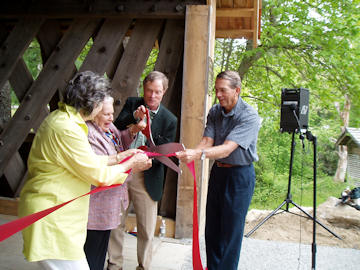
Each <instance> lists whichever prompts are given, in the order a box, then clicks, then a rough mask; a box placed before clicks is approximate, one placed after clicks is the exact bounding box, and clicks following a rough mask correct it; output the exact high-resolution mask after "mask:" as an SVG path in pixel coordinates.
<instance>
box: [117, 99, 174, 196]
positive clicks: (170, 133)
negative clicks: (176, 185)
mask: <svg viewBox="0 0 360 270" xmlns="http://www.w3.org/2000/svg"><path fill="white" fill-rule="evenodd" d="M140 105H145V103H144V99H143V98H138V97H129V98H128V99H127V100H126V102H125V105H124V107H123V109H122V110H121V112H120V114H119V116H118V118H117V119H116V120H115V122H114V124H115V126H116V127H117V128H118V129H120V130H124V129H126V128H127V126H128V125H129V124H135V123H136V120H135V118H134V115H133V113H134V111H135V110H136V109H137V108H138V107H139V106H140ZM176 126H177V118H176V116H175V115H173V114H172V113H171V112H170V111H169V110H168V109H166V108H165V107H164V106H163V105H161V106H160V109H159V111H158V112H157V114H156V115H155V116H154V118H153V120H152V121H151V133H152V136H153V139H154V143H155V145H160V144H164V143H169V142H173V141H174V140H175V136H176ZM164 177H165V170H164V165H163V164H162V163H160V162H159V161H157V160H155V159H154V160H153V165H152V167H151V168H150V169H148V170H146V171H144V178H145V187H146V191H147V192H148V193H149V195H150V197H151V198H152V199H153V200H154V201H159V200H160V199H161V196H162V193H163V185H164Z"/></svg>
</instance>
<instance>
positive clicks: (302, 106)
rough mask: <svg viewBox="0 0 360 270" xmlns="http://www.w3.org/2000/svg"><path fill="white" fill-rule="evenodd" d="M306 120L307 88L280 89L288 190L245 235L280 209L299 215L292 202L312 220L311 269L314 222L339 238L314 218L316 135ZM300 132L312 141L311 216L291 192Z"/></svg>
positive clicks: (314, 237) (301, 135) (307, 109)
mask: <svg viewBox="0 0 360 270" xmlns="http://www.w3.org/2000/svg"><path fill="white" fill-rule="evenodd" d="M308 120H309V90H307V89H304V88H295V89H288V88H283V89H282V90H281V119H280V131H281V132H288V133H292V140H291V150H290V164H289V180H288V190H287V194H286V198H285V199H284V201H283V202H282V203H281V204H280V205H279V206H278V207H277V208H276V209H275V210H274V211H272V212H271V213H270V214H269V215H267V216H266V217H265V218H264V219H263V220H262V221H261V222H260V223H258V224H257V225H256V226H255V227H254V228H253V229H252V230H251V231H250V232H248V233H247V234H246V235H245V237H249V236H250V235H251V234H253V233H254V232H255V231H256V230H257V229H258V228H259V227H260V226H261V225H263V224H264V223H265V222H266V221H267V220H268V219H269V218H271V217H272V216H274V215H276V213H277V211H279V210H280V209H281V210H283V212H287V213H290V214H294V215H299V214H296V213H294V212H291V211H289V205H290V204H292V205H293V206H295V207H296V208H298V209H299V210H300V211H301V212H302V213H303V214H305V216H304V215H301V216H302V217H307V218H309V219H312V220H313V245H312V269H315V254H316V224H318V225H320V226H321V227H323V228H324V229H325V230H327V231H328V232H329V233H331V234H332V235H334V236H335V237H337V238H338V239H341V238H340V237H339V236H338V235H337V234H335V233H334V232H332V231H331V230H330V229H329V228H327V227H326V226H325V225H323V224H322V223H321V222H319V221H318V220H317V219H316V141H317V139H316V137H315V136H313V135H312V134H311V132H310V131H309V130H308ZM299 132H300V139H301V140H304V138H305V136H304V135H303V134H306V139H307V140H309V141H312V142H313V145H314V161H313V169H314V170H313V180H314V189H313V211H314V213H313V216H311V215H310V214H308V213H307V212H306V211H305V210H304V209H302V208H301V207H300V206H299V205H298V204H296V203H295V202H294V201H293V200H292V194H291V176H292V167H293V162H294V153H295V145H296V143H295V133H299ZM284 205H285V206H286V208H285V209H282V207H283V206H284Z"/></svg>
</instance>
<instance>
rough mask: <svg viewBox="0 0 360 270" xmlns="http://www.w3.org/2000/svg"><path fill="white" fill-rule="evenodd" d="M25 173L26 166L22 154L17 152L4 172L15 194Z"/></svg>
mask: <svg viewBox="0 0 360 270" xmlns="http://www.w3.org/2000/svg"><path fill="white" fill-rule="evenodd" d="M25 173H26V167H25V164H24V162H23V160H22V158H21V156H20V154H19V153H18V152H17V151H16V152H15V154H14V155H12V156H11V158H10V161H9V164H8V166H7V167H6V168H5V170H4V175H5V177H6V180H7V182H8V184H9V186H10V188H11V190H12V191H13V192H14V193H15V192H16V190H17V187H18V186H19V185H20V183H21V180H22V179H23V176H24V174H25Z"/></svg>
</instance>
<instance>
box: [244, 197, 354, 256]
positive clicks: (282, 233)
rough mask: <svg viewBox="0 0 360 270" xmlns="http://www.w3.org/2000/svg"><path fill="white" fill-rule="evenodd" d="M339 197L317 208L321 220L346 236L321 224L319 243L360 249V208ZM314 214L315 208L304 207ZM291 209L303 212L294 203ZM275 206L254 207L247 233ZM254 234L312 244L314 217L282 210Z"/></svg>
mask: <svg viewBox="0 0 360 270" xmlns="http://www.w3.org/2000/svg"><path fill="white" fill-rule="evenodd" d="M337 202H338V199H336V198H334V197H331V198H329V199H328V200H327V201H326V202H325V203H323V204H322V205H320V206H319V207H318V208H317V212H316V213H317V220H318V221H319V222H321V223H322V224H323V225H325V226H326V227H327V228H328V229H330V230H331V231H332V232H334V233H335V234H337V235H338V236H340V237H341V238H342V240H339V239H338V238H336V237H335V236H333V235H332V234H331V233H330V232H328V231H327V230H325V229H324V228H322V227H321V226H320V225H317V227H316V243H317V245H325V246H336V247H342V248H354V249H360V211H358V210H356V209H355V208H353V207H350V206H347V205H345V206H344V205H338V206H336V203H337ZM303 209H304V210H305V211H306V212H307V213H309V214H310V215H312V212H313V211H312V208H308V207H307V208H303ZM290 211H291V212H294V213H299V210H298V209H297V208H296V207H294V208H291V209H290ZM271 212H272V210H270V211H267V210H251V211H249V213H248V216H247V218H246V227H245V233H248V232H249V231H250V230H251V229H253V228H254V227H255V226H256V225H257V224H258V223H259V222H261V221H262V220H263V219H264V218H265V217H266V216H267V215H268V214H270V213H271ZM278 213H280V214H277V215H274V216H272V217H271V218H270V219H268V220H267V221H266V222H265V223H264V224H263V225H262V226H261V227H260V228H258V229H257V230H256V231H255V232H254V233H253V234H252V235H251V236H250V237H251V238H255V239H262V240H273V241H274V240H275V241H287V242H297V243H299V242H301V243H302V244H312V242H313V222H312V220H311V219H307V218H302V217H299V216H297V215H294V214H291V213H288V212H281V211H278Z"/></svg>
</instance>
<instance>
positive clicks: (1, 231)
mask: <svg viewBox="0 0 360 270" xmlns="http://www.w3.org/2000/svg"><path fill="white" fill-rule="evenodd" d="M146 154H147V155H148V156H149V157H155V156H167V157H171V156H175V153H171V154H167V155H162V154H159V153H151V152H146ZM186 165H187V166H188V168H189V170H190V172H191V173H192V175H193V177H194V200H193V244H192V257H193V269H194V270H203V269H204V268H203V266H202V263H201V257H200V248H199V223H198V214H197V213H198V209H197V190H196V176H195V166H194V161H192V162H191V163H188V164H186ZM120 185H121V184H115V185H111V186H104V187H97V188H95V189H93V190H91V191H90V192H88V193H86V194H83V195H81V196H78V197H76V198H74V199H72V200H70V201H67V202H64V203H62V204H59V205H56V206H54V207H51V208H48V209H45V210H43V211H40V212H37V213H34V214H31V215H28V216H25V217H22V218H19V219H16V220H14V221H11V222H8V223H5V224H3V225H0V242H1V241H4V240H5V239H7V238H9V237H10V236H12V235H13V234H15V233H17V232H19V231H21V230H23V229H25V228H26V227H28V226H30V225H31V224H33V223H35V222H36V221H38V220H39V219H42V218H44V217H46V216H47V215H49V214H51V213H52V212H54V211H56V210H58V209H59V208H61V207H63V206H65V205H67V204H69V203H71V202H73V201H75V200H77V199H79V198H81V197H84V196H87V195H90V194H93V193H97V192H100V191H103V190H108V189H111V188H114V187H117V186H120Z"/></svg>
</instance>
